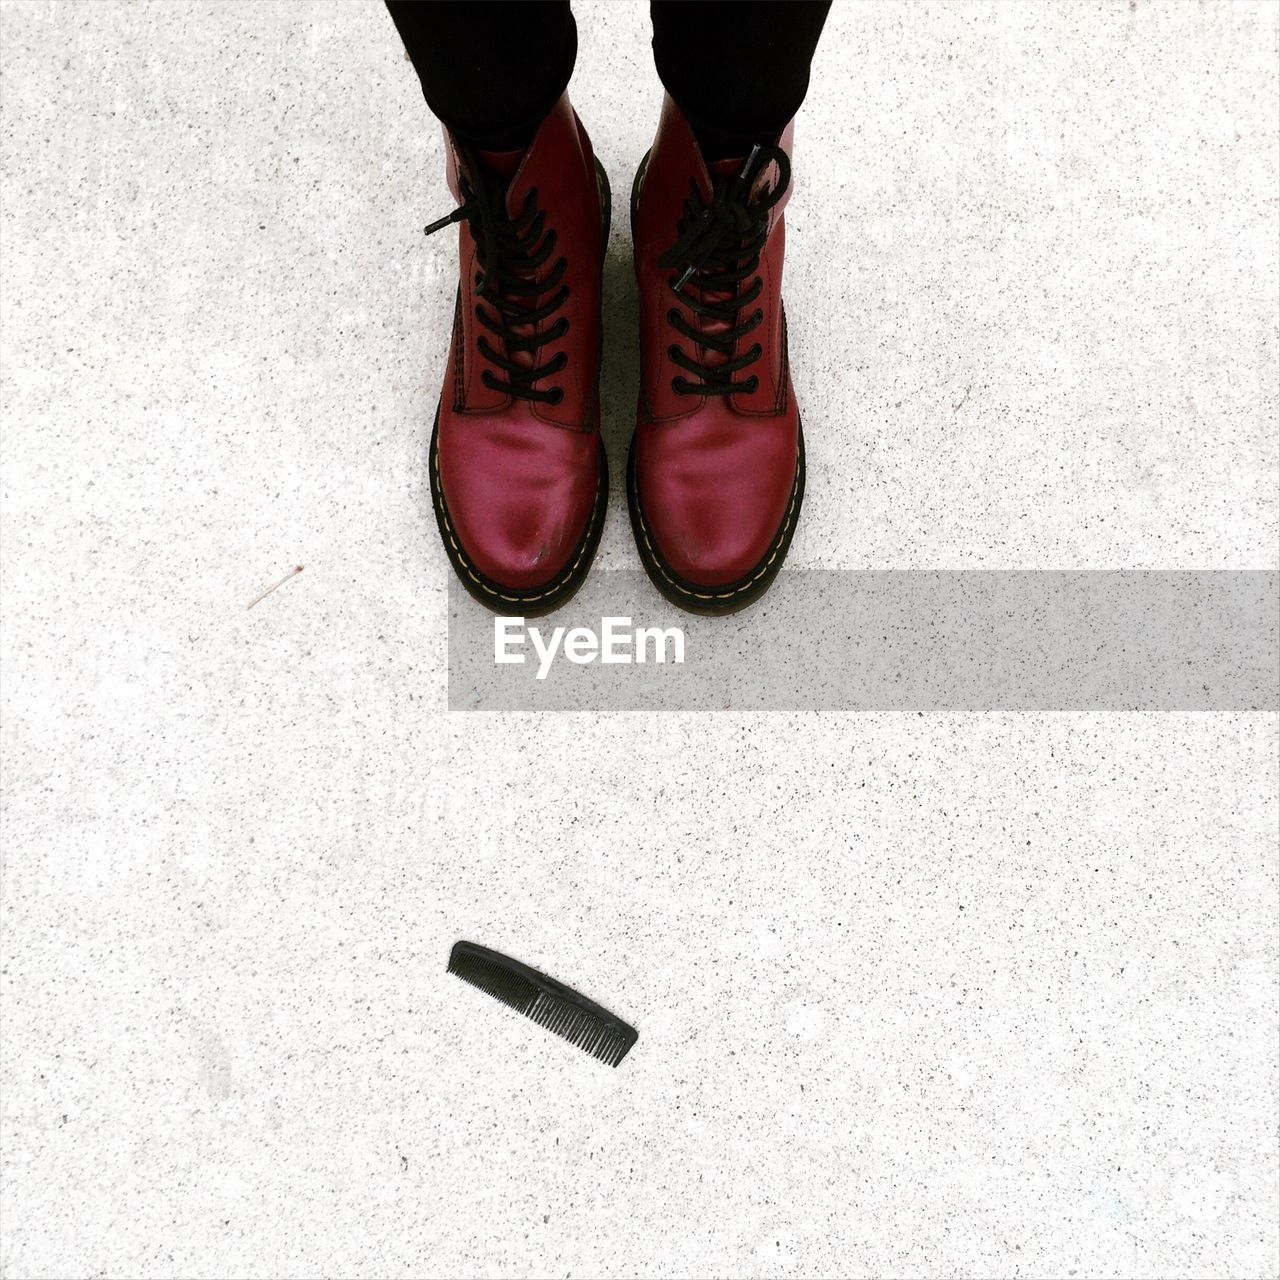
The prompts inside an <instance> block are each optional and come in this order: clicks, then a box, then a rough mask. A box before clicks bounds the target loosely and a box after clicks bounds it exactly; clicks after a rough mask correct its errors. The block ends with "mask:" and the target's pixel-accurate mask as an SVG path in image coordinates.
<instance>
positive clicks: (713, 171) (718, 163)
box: [707, 156, 747, 178]
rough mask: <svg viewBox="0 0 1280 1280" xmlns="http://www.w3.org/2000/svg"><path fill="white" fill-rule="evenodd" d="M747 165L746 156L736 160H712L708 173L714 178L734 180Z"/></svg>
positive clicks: (708, 166)
mask: <svg viewBox="0 0 1280 1280" xmlns="http://www.w3.org/2000/svg"><path fill="white" fill-rule="evenodd" d="M746 163H747V157H746V156H738V157H737V158H736V159H729V160H712V161H711V163H710V164H708V165H707V172H708V173H709V174H710V175H711V176H712V177H713V178H733V177H736V176H737V175H738V174H740V173H741V172H742V170H743V168H744V167H745V165H746Z"/></svg>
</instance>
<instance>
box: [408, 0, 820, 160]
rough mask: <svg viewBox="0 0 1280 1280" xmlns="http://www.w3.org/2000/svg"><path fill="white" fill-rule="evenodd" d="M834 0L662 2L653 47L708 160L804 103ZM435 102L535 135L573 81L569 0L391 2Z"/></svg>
mask: <svg viewBox="0 0 1280 1280" xmlns="http://www.w3.org/2000/svg"><path fill="white" fill-rule="evenodd" d="M830 7H831V5H830V3H829V2H828V0H822V2H821V3H813V2H811V0H745V2H738V0H734V2H732V3H726V2H724V0H711V2H710V3H707V2H705V0H665V2H664V0H654V2H653V3H652V4H651V5H650V12H651V14H652V17H653V57H654V61H655V63H656V64H657V68H658V76H659V77H660V79H661V80H662V84H663V87H664V88H665V89H666V91H667V92H668V93H669V94H670V95H671V96H672V98H674V99H675V101H676V103H677V105H678V106H679V107H680V109H681V111H683V112H684V114H685V116H686V117H687V118H688V120H689V122H690V124H691V125H692V126H693V129H694V132H695V133H696V134H697V136H698V140H699V142H700V143H701V145H702V148H703V150H704V152H706V153H707V157H708V159H717V158H721V157H727V156H733V155H738V154H740V153H741V152H742V151H744V150H746V149H748V148H749V147H750V145H751V144H752V143H754V142H763V141H768V140H771V139H772V138H774V137H775V136H776V135H777V134H778V133H779V132H781V130H782V129H783V127H784V126H785V125H786V123H787V121H788V120H790V119H791V117H792V116H794V115H795V113H796V112H797V110H799V107H800V104H801V102H803V101H804V95H805V91H806V90H807V89H808V87H809V63H810V62H811V61H812V59H813V51H814V49H815V48H816V47H817V44H818V36H819V35H820V34H821V33H822V24H823V22H825V21H826V17H827V10H828V9H829V8H830ZM387 8H388V9H390V11H391V17H392V18H393V19H394V21H395V24H396V27H397V29H398V30H399V32H400V36H401V38H402V39H403V40H404V46H405V48H406V49H407V50H408V52H409V57H410V58H411V59H412V60H413V65H414V68H415V69H416V70H417V72H418V78H419V79H420V80H421V81H422V92H423V94H424V95H425V96H426V99H427V105H428V106H429V107H430V108H431V110H432V111H433V112H434V113H435V115H436V116H438V117H439V119H440V120H441V121H443V122H444V124H445V125H447V126H448V128H449V129H450V131H451V132H453V133H454V134H456V135H457V136H458V137H460V138H462V139H464V140H466V141H467V142H471V143H474V144H475V145H476V146H478V147H481V148H483V149H486V150H493V151H506V150H514V149H515V148H518V147H523V146H525V145H527V143H528V142H529V140H530V139H531V138H532V137H533V134H534V132H535V131H536V130H537V127H538V125H539V123H540V122H541V121H542V118H543V117H544V116H545V115H546V113H547V112H548V111H549V110H550V109H551V107H552V106H553V105H554V103H555V101H556V99H557V98H559V96H560V95H561V94H562V93H563V92H564V90H565V87H566V86H567V85H568V83H569V76H570V75H571V74H572V73H573V63H574V59H575V57H576V56H577V52H578V29H577V25H576V24H575V22H574V20H573V14H572V13H571V12H570V9H569V3H568V0H515V2H514V3H511V2H509V0H494V2H491V3H485V4H480V3H476V0H436V2H435V3H423V2H422V0H387Z"/></svg>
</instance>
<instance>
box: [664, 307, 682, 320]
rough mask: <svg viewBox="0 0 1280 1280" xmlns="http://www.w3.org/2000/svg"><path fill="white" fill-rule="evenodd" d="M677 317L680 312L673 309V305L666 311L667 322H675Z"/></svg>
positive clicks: (678, 317)
mask: <svg viewBox="0 0 1280 1280" xmlns="http://www.w3.org/2000/svg"><path fill="white" fill-rule="evenodd" d="M679 319H680V313H679V312H678V311H677V310H676V309H675V307H672V308H671V310H670V311H668V312H667V323H668V324H675V322H676V321H677V320H679Z"/></svg>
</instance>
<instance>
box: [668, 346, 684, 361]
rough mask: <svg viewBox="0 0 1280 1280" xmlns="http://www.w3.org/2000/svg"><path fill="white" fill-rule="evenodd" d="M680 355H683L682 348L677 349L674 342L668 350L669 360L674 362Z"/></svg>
mask: <svg viewBox="0 0 1280 1280" xmlns="http://www.w3.org/2000/svg"><path fill="white" fill-rule="evenodd" d="M680 354H681V351H680V348H679V347H677V346H676V344H675V343H674V342H673V343H672V344H671V345H670V346H669V347H668V348H667V359H668V360H674V359H675V358H676V357H677V356H678V355H680Z"/></svg>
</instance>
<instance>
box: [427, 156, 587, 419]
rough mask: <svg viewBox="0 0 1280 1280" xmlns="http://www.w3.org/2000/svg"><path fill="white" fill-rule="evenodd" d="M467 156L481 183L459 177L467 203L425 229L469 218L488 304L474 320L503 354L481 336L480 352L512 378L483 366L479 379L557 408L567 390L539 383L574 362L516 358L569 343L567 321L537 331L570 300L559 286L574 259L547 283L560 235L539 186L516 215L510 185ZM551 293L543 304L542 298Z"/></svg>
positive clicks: (562, 263)
mask: <svg viewBox="0 0 1280 1280" xmlns="http://www.w3.org/2000/svg"><path fill="white" fill-rule="evenodd" d="M462 155H463V159H464V160H465V161H466V167H467V169H468V171H469V173H470V174H471V175H473V176H474V179H475V182H476V183H477V184H478V185H473V184H472V181H471V180H470V179H469V178H467V177H465V176H463V175H462V174H461V173H460V174H459V175H458V189H459V191H460V192H461V194H462V203H461V204H460V205H459V206H458V207H457V208H456V209H455V210H454V211H453V212H452V213H451V214H449V215H448V216H447V217H444V218H440V219H439V220H438V221H436V222H433V223H432V224H431V225H430V226H429V227H425V228H423V230H424V231H425V233H426V234H427V235H433V234H434V233H435V232H437V231H440V230H442V229H443V228H444V227H448V226H452V225H453V224H454V223H455V222H463V221H465V222H466V223H467V225H468V227H470V229H471V234H472V236H473V237H474V238H475V242H476V261H477V263H478V264H479V267H480V270H479V271H477V272H476V293H477V294H478V296H479V297H480V298H481V299H483V300H484V302H485V303H487V304H488V305H487V307H486V306H482V305H481V304H480V303H479V302H477V304H476V319H477V320H479V321H480V323H481V324H482V325H484V327H485V328H486V329H488V330H489V332H490V333H492V334H493V335H494V336H495V337H496V338H498V339H500V341H501V343H502V347H503V351H505V354H503V351H499V350H498V349H497V348H495V347H494V346H493V345H492V344H491V343H490V342H489V340H488V339H487V338H485V337H483V336H481V338H480V340H479V342H478V343H477V345H478V347H479V349H480V354H481V355H482V356H484V358H485V359H486V360H487V361H488V362H489V363H490V364H491V365H493V366H494V368H495V369H497V370H498V371H499V373H503V374H506V380H505V381H504V380H503V379H502V378H500V377H499V376H498V374H497V373H494V372H493V371H492V370H490V369H485V370H484V372H483V373H482V374H481V380H482V381H483V382H484V385H485V386H486V387H492V388H493V390H495V391H505V392H506V393H507V394H508V395H511V396H514V397H515V398H516V399H519V400H541V401H545V402H546V403H547V404H559V403H560V401H561V400H563V399H564V389H563V388H562V387H549V388H546V389H544V390H539V389H538V388H536V387H535V386H534V385H533V384H534V383H535V382H538V381H540V380H541V379H543V378H546V377H549V376H550V375H551V374H553V373H559V372H560V370H561V369H563V368H564V367H565V365H566V364H567V363H568V358H567V357H566V356H565V354H564V352H560V353H559V354H558V355H555V356H553V357H552V358H551V359H550V360H548V361H547V362H546V364H542V365H537V364H522V363H521V362H520V361H518V360H513V359H512V358H511V357H512V356H513V355H516V354H518V353H520V352H527V353H530V354H531V353H533V352H535V351H537V350H538V349H539V348H540V347H543V346H545V345H546V344H547V343H549V342H555V341H557V340H558V339H560V338H563V337H564V335H565V334H566V333H568V332H569V321H568V320H567V319H565V318H564V317H563V316H561V317H560V319H559V320H557V321H556V322H555V324H553V325H552V326H551V327H550V328H549V329H547V330H546V331H545V332H539V329H538V327H539V326H540V325H541V324H542V323H543V322H544V321H547V320H549V319H551V317H552V316H553V315H555V313H556V312H557V311H558V310H559V309H560V308H561V307H562V306H563V305H564V302H565V299H566V298H568V296H569V286H568V285H566V284H561V283H560V282H561V280H562V279H563V278H564V273H565V270H566V269H567V267H568V265H569V264H568V262H567V261H566V260H565V259H564V258H557V259H556V260H555V262H554V263H553V264H552V267H551V270H550V272H548V274H547V276H546V278H545V279H542V280H539V279H538V278H537V274H538V271H539V269H540V268H541V267H542V266H543V264H544V263H545V262H546V261H547V260H548V259H549V258H550V257H551V254H552V253H553V252H554V250H555V247H556V233H555V232H554V231H547V232H546V233H545V235H544V233H543V228H544V226H545V223H546V214H545V213H543V212H542V211H540V210H539V209H538V192H537V188H533V189H532V190H530V192H529V194H528V195H527V196H526V197H525V200H524V206H523V208H522V209H521V210H520V212H519V214H517V215H516V216H515V217H514V218H512V217H510V216H508V214H507V211H506V199H505V193H506V188H505V186H503V185H501V184H500V183H498V182H497V181H496V180H495V181H494V182H492V183H490V182H489V181H487V175H486V173H485V170H484V168H483V167H482V166H481V165H480V163H479V160H478V157H477V156H476V155H475V153H474V152H473V151H471V150H470V149H469V148H465V147H464V148H462ZM544 294H550V295H551V296H550V297H549V298H548V300H547V301H546V302H545V303H543V305H542V306H540V307H539V306H537V305H535V304H536V301H537V299H538V298H539V297H542V296H543V295H544Z"/></svg>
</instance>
